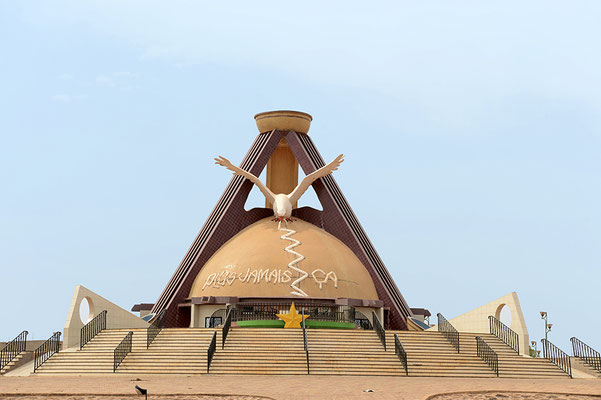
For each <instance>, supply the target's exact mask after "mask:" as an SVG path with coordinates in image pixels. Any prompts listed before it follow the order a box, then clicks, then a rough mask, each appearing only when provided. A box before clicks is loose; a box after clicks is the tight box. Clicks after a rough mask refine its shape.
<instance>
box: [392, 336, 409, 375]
mask: <svg viewBox="0 0 601 400" xmlns="http://www.w3.org/2000/svg"><path fill="white" fill-rule="evenodd" d="M394 352H395V354H396V355H397V357H398V358H399V360H400V361H401V364H403V368H405V375H406V376H409V367H408V365H407V352H406V351H405V349H404V348H403V345H402V344H401V340H400V339H399V336H398V335H397V334H396V333H395V334H394Z"/></svg>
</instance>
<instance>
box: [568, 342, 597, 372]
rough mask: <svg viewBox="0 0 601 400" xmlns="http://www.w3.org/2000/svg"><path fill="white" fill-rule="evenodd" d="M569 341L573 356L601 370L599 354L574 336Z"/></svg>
mask: <svg viewBox="0 0 601 400" xmlns="http://www.w3.org/2000/svg"><path fill="white" fill-rule="evenodd" d="M570 341H571V342H572V350H573V351H574V357H578V358H580V359H581V360H582V361H584V362H585V363H586V364H588V365H590V366H591V367H593V368H594V369H596V370H597V371H599V372H601V354H599V352H598V351H597V350H595V349H593V348H592V347H591V346H589V345H587V344H586V343H584V342H583V341H582V340H580V339H578V338H576V337H573V338H571V339H570Z"/></svg>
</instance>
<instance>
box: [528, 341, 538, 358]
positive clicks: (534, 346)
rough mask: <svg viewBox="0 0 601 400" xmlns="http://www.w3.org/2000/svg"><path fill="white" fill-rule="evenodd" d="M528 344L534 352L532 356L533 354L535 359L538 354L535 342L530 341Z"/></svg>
mask: <svg viewBox="0 0 601 400" xmlns="http://www.w3.org/2000/svg"><path fill="white" fill-rule="evenodd" d="M530 344H531V345H532V347H533V350H534V354H535V356H534V357H536V355H538V354H540V351H539V350H538V347H537V343H536V340H533V341H531V342H530Z"/></svg>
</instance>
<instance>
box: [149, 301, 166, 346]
mask: <svg viewBox="0 0 601 400" xmlns="http://www.w3.org/2000/svg"><path fill="white" fill-rule="evenodd" d="M166 312H167V310H166V309H165V310H163V311H161V312H160V313H159V314H158V315H157V316H156V317H155V319H154V321H152V324H150V326H149V327H148V328H146V348H147V349H148V348H149V347H150V344H151V343H152V342H153V341H154V339H156V337H157V336H158V335H159V333H161V331H162V330H163V328H164V327H165V314H166Z"/></svg>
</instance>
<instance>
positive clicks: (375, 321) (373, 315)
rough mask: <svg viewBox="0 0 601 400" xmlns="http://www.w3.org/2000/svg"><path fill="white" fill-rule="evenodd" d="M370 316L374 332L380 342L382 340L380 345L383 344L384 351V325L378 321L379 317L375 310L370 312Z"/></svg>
mask: <svg viewBox="0 0 601 400" xmlns="http://www.w3.org/2000/svg"><path fill="white" fill-rule="evenodd" d="M371 318H372V321H373V325H374V330H375V331H376V334H377V335H378V337H379V338H380V342H382V346H384V351H386V331H385V330H384V327H383V326H382V323H381V322H380V319H379V318H378V315H377V314H376V312H375V311H372V312H371Z"/></svg>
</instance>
